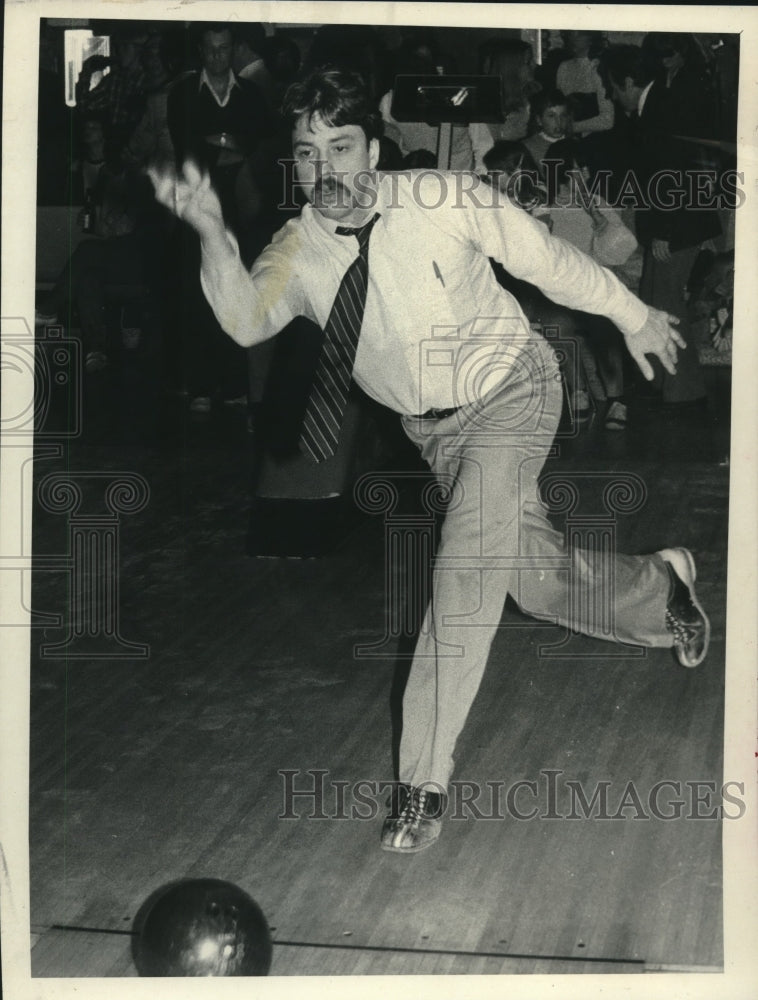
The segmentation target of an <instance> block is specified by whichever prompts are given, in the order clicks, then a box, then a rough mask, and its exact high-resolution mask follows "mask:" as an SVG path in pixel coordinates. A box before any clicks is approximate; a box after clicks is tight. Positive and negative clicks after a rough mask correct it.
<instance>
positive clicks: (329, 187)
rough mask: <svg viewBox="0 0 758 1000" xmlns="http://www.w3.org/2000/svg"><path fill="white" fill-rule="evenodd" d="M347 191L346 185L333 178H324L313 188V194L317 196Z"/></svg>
mask: <svg viewBox="0 0 758 1000" xmlns="http://www.w3.org/2000/svg"><path fill="white" fill-rule="evenodd" d="M346 191H347V188H346V187H345V185H344V184H343V183H342V182H341V181H338V180H336V179H335V178H333V177H324V178H322V179H319V180H317V181H316V183H315V184H314V187H313V193H314V194H315V195H320V194H336V193H345V192H346Z"/></svg>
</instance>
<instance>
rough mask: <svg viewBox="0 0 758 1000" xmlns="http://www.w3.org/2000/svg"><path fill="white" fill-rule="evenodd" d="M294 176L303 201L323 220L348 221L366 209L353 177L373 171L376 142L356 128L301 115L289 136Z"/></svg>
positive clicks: (377, 153) (314, 116) (376, 149)
mask: <svg viewBox="0 0 758 1000" xmlns="http://www.w3.org/2000/svg"><path fill="white" fill-rule="evenodd" d="M292 150H293V153H294V156H295V173H296V175H297V180H298V182H299V183H300V184H302V185H303V190H304V192H305V197H306V198H307V199H308V201H309V202H310V203H311V204H312V205H313V207H314V208H315V209H317V211H318V212H320V213H321V215H323V216H324V217H325V218H327V219H335V220H339V221H345V222H347V221H350V220H351V219H352V217H353V214H354V213H357V214H358V215H360V214H361V210H362V209H365V208H366V207H367V202H368V196H367V195H365V194H364V195H363V198H362V199H361V197H360V192H358V191H357V190H356V180H357V178H356V175H357V174H360V173H361V172H365V171H369V170H374V169H375V168H376V164H377V161H378V159H379V142H378V140H376V139H372V140H371V141H370V142H368V141H367V140H366V134H365V132H364V131H363V129H362V128H361V127H360V125H338V126H333V125H326V124H325V123H324V122H323V120H322V119H321V116H320V115H318V114H314V115H313V116H312V117H311V118H310V120H309V118H308V115H302V116H301V117H300V118H299V119H298V121H297V124H296V125H295V129H294V131H293V133H292Z"/></svg>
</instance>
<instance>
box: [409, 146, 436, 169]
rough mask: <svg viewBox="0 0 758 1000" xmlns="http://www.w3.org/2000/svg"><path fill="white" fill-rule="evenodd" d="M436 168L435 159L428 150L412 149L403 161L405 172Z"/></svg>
mask: <svg viewBox="0 0 758 1000" xmlns="http://www.w3.org/2000/svg"><path fill="white" fill-rule="evenodd" d="M436 166H437V157H436V155H435V154H434V153H433V152H432V151H431V150H430V149H412V150H411V151H410V153H406V154H405V159H404V160H403V167H404V168H405V169H406V170H434V168H435V167H436Z"/></svg>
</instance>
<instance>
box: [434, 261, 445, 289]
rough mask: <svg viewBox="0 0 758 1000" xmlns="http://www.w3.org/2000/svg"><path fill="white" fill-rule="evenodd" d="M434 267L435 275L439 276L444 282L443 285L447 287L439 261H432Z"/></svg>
mask: <svg viewBox="0 0 758 1000" xmlns="http://www.w3.org/2000/svg"><path fill="white" fill-rule="evenodd" d="M432 267H433V268H434V276H435V278H439V280H440V281H441V282H442V287H443V288H444V287H445V279H444V278H443V277H442V271H440V269H439V267H437V261H436V260H433V261H432Z"/></svg>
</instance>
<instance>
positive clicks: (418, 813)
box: [381, 785, 447, 854]
mask: <svg viewBox="0 0 758 1000" xmlns="http://www.w3.org/2000/svg"><path fill="white" fill-rule="evenodd" d="M446 808H447V796H446V795H444V794H443V793H441V792H432V791H430V790H429V789H427V788H416V787H415V786H413V785H400V786H398V789H397V792H396V793H395V794H394V795H393V797H392V802H391V805H390V811H389V813H388V815H387V818H386V819H385V821H384V826H383V827H382V837H381V846H382V850H384V851H397V852H399V853H401V854H413V853H416V852H418V851H423V850H424V848H426V847H429V846H431V845H432V844H433V843H434V841H435V840H436V839H437V838H438V837H439V835H440V833H441V832H442V816H443V814H444V812H445V809H446Z"/></svg>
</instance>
